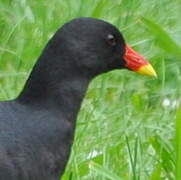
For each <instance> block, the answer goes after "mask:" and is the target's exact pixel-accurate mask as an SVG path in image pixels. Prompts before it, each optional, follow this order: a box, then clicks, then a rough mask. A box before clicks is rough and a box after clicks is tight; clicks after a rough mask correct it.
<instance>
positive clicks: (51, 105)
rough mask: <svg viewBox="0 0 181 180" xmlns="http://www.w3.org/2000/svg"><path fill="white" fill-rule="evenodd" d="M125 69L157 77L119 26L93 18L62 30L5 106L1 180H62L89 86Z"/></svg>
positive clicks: (1, 108)
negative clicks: (110, 73) (97, 78)
mask: <svg viewBox="0 0 181 180" xmlns="http://www.w3.org/2000/svg"><path fill="white" fill-rule="evenodd" d="M123 68H127V69H130V70H132V71H136V72H139V73H142V74H147V75H153V76H156V73H155V71H154V70H153V68H152V66H151V65H150V64H149V63H148V61H146V60H145V59H144V58H143V57H142V56H140V55H139V54H138V53H137V52H135V51H134V50H133V49H132V48H131V47H130V46H128V45H127V44H125V41H124V39H123V36H122V35H121V33H120V32H119V30H118V29H117V28H116V27H115V26H113V25H111V24H109V23H107V22H105V21H102V20H98V19H93V18H78V19H74V20H72V21H70V22H68V23H66V24H65V25H63V26H62V27H61V28H60V29H59V30H58V31H57V32H56V33H55V35H54V36H53V37H52V38H51V39H50V41H49V42H48V44H47V45H46V47H45V49H44V50H43V52H42V54H41V56H40V57H39V58H38V61H37V63H36V64H35V66H34V68H33V70H32V72H31V74H30V76H29V78H28V80H27V82H26V84H25V86H24V88H23V90H22V92H21V93H20V95H19V96H18V97H17V98H16V99H15V100H11V101H4V102H1V103H0V180H59V179H60V177H61V176H62V174H63V172H64V169H65V166H66V163H67V161H68V158H69V154H70V150H71V145H72V141H73V137H74V130H75V122H76V116H77V113H78V112H79V108H80V105H81V102H82V99H83V98H84V95H85V93H86V89H87V86H88V84H89V82H90V81H91V80H92V79H93V78H94V77H95V76H97V75H99V74H102V73H106V72H108V71H111V70H114V69H123Z"/></svg>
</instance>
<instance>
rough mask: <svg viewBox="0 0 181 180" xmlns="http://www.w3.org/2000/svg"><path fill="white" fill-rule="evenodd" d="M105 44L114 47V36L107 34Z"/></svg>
mask: <svg viewBox="0 0 181 180" xmlns="http://www.w3.org/2000/svg"><path fill="white" fill-rule="evenodd" d="M107 42H108V43H109V45H111V46H115V45H116V38H115V37H114V35H112V34H108V36H107Z"/></svg>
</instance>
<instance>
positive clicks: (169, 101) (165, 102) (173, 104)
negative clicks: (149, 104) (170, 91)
mask: <svg viewBox="0 0 181 180" xmlns="http://www.w3.org/2000/svg"><path fill="white" fill-rule="evenodd" d="M180 104H181V98H180V99H174V100H172V99H169V98H165V99H164V100H163V102H162V106H163V107H169V108H171V109H176V108H178V106H179V105H180Z"/></svg>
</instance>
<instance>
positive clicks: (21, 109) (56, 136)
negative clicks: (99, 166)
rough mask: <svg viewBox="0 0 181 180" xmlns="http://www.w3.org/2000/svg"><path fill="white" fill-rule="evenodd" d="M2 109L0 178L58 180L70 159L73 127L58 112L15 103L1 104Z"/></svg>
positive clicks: (0, 117) (0, 111)
mask: <svg viewBox="0 0 181 180" xmlns="http://www.w3.org/2000/svg"><path fill="white" fill-rule="evenodd" d="M0 109H1V110H0V119H1V121H0V142H1V144H0V179H1V180H28V179H31V180H39V179H44V180H58V179H59V178H58V177H59V176H60V174H61V173H60V171H59V170H60V169H62V172H63V169H64V167H65V164H66V162H67V159H68V156H69V152H70V147H71V144H72V139H73V130H74V128H73V127H72V126H73V124H71V123H69V122H68V121H66V118H65V117H63V115H62V114H61V113H59V112H58V110H51V109H46V108H41V109H39V108H35V107H27V106H24V105H21V104H19V103H16V102H8V103H2V104H0ZM5 112H6V115H5V116H4V115H3V116H2V114H5ZM2 119H4V121H2Z"/></svg>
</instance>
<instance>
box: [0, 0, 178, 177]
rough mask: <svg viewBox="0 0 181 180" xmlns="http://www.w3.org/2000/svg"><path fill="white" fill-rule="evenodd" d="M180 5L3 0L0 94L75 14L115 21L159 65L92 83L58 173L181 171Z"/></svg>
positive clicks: (10, 89)
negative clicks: (149, 73) (145, 72)
mask: <svg viewBox="0 0 181 180" xmlns="http://www.w3.org/2000/svg"><path fill="white" fill-rule="evenodd" d="M180 10H181V3H180V0H172V1H170V0H160V1H158V0H152V1H148V0H114V1H113V0H51V1H49V0H38V1H35V0H0V99H1V100H8V99H13V98H15V97H16V96H17V95H18V93H19V92H20V91H21V89H22V87H23V85H24V83H25V81H26V79H27V77H28V75H29V73H30V72H31V69H32V68H33V65H34V63H35V62H36V60H37V58H38V56H39V55H40V53H41V51H42V49H43V47H44V46H45V44H46V43H47V41H48V39H50V38H51V36H52V35H53V34H54V32H55V31H56V30H57V29H58V28H59V27H60V26H61V25H62V24H64V23H65V22H67V21H69V20H71V19H73V18H76V17H82V16H88V17H95V18H100V19H103V20H106V21H108V22H110V23H113V24H114V25H116V26H117V27H118V28H119V29H120V31H121V32H122V33H123V34H124V37H125V39H126V41H127V42H128V43H129V44H130V45H131V46H133V48H135V49H136V50H137V51H139V52H140V53H141V54H143V55H144V56H145V57H147V59H149V60H150V61H151V63H152V64H153V66H154V68H155V69H156V71H157V73H158V79H153V78H150V77H145V76H141V75H138V74H136V73H133V72H129V71H126V70H122V71H113V72H110V73H107V74H104V75H101V76H99V77H97V78H96V79H95V80H94V81H93V82H92V83H91V84H90V86H89V89H88V92H87V95H86V98H85V100H84V102H83V105H82V108H81V111H80V113H79V117H78V120H77V130H76V136H75V142H74V146H73V150H72V154H71V158H70V160H69V165H68V167H67V169H66V172H65V175H64V177H63V178H62V179H63V180H127V179H128V180H132V179H133V180H162V179H164V180H167V179H168V180H174V179H178V180H180V179H181V172H180V169H181V152H179V151H181V150H180V148H179V147H180V145H181V135H180V134H181V110H179V104H180V102H181V18H180V17H181V11H180ZM175 119H176V122H177V123H175Z"/></svg>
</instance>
